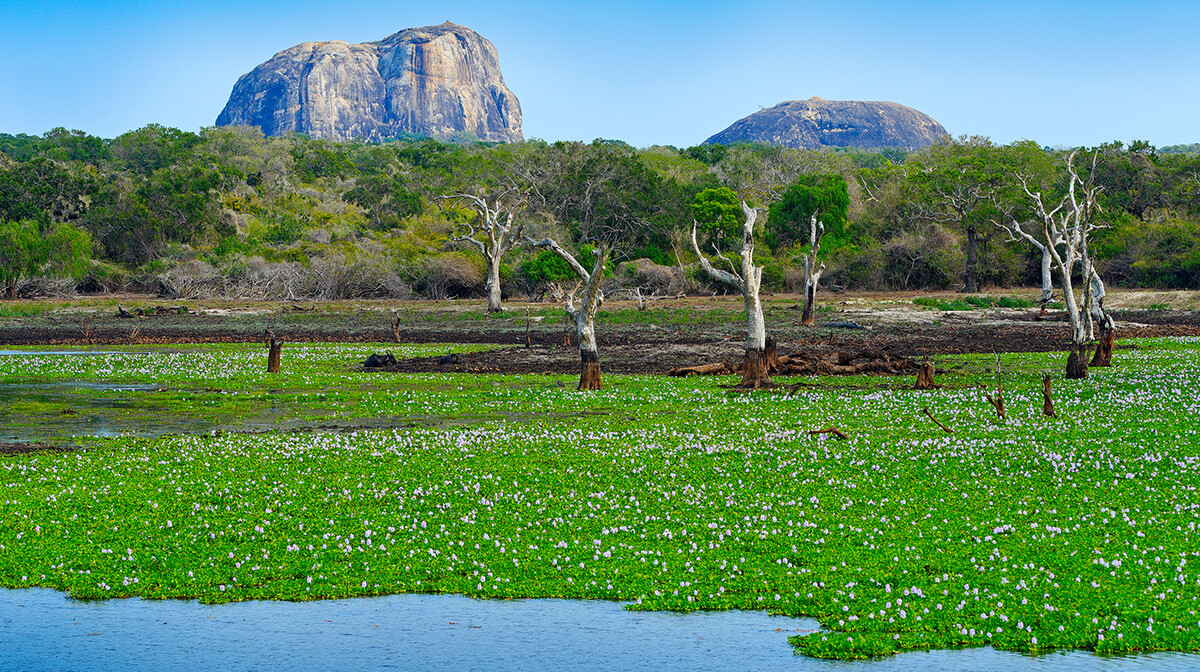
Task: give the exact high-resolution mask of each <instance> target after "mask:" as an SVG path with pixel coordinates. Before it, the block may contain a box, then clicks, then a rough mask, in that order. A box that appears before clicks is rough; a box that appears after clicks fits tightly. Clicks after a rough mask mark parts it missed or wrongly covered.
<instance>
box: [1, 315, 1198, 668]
mask: <svg viewBox="0 0 1200 672" xmlns="http://www.w3.org/2000/svg"><path fill="white" fill-rule="evenodd" d="M365 347H366V346H362V345H354V346H350V345H336V344H309V345H288V346H286V347H285V348H284V355H283V362H284V366H283V373H281V374H275V375H270V374H266V373H265V359H266V354H265V351H264V350H263V349H262V348H261V347H256V346H243V345H223V346H195V347H188V348H185V349H182V350H180V349H175V350H171V349H168V348H143V349H138V350H134V351H130V350H125V351H122V352H113V353H107V354H106V353H93V354H90V355H88V356H69V355H68V356H64V355H61V354H54V355H38V354H6V355H3V356H0V394H4V395H8V397H7V398H6V401H9V402H10V403H6V404H5V408H6V410H4V411H3V413H4V414H5V415H4V416H2V417H0V427H3V430H0V431H4V432H10V433H11V434H12V436H13V437H15V438H11V439H9V440H22V441H31V440H37V441H43V442H52V443H55V444H56V445H67V444H69V445H72V446H77V447H79V448H81V449H80V450H71V451H66V452H56V451H42V452H35V453H20V454H0V586H3V587H9V588H26V587H49V588H54V589H57V590H61V591H66V592H68V593H69V594H70V595H72V596H73V597H76V598H80V599H106V598H117V597H129V596H141V597H146V598H189V599H191V598H198V599H199V600H200V601H202V602H228V601H239V600H252V599H284V600H312V599H330V598H346V597H352V596H368V595H383V594H391V593H412V592H422V593H460V594H464V595H468V596H472V597H480V598H515V597H565V598H581V599H603V600H619V601H623V602H627V603H629V608H631V609H640V610H684V611H687V610H719V609H749V610H763V611H769V612H772V613H781V614H789V615H807V616H813V617H816V618H817V619H818V620H819V621H820V623H821V624H822V626H823V629H822V631H820V632H817V633H814V634H811V635H807V636H796V637H793V638H792V639H791V640H790V641H791V643H792V644H793V645H794V646H796V647H797V649H798V651H799V652H800V653H803V654H806V655H810V656H817V657H826V658H862V657H871V656H882V655H889V654H892V653H896V652H899V651H903V650H909V649H941V648H953V647H974V646H984V645H991V646H994V647H996V648H1000V649H1006V650H1014V651H1025V652H1038V651H1048V650H1054V649H1087V650H1095V651H1097V652H1104V653H1117V652H1126V651H1152V650H1176V651H1196V650H1200V533H1198V531H1197V523H1198V522H1200V493H1198V492H1197V486H1198V485H1200V435H1198V430H1200V423H1198V422H1197V420H1196V418H1197V417H1198V414H1200V385H1198V384H1197V383H1196V381H1197V380H1200V341H1198V340H1197V339H1183V338H1179V339H1162V340H1143V341H1138V342H1137V343H1136V344H1135V347H1133V348H1131V349H1125V350H1120V351H1118V353H1117V355H1116V357H1115V360H1114V363H1115V366H1114V367H1113V368H1111V369H1093V370H1092V375H1091V378H1089V379H1088V380H1086V381H1064V380H1061V376H1056V379H1055V381H1054V395H1055V398H1054V401H1055V406H1056V408H1057V410H1058V417H1057V418H1046V417H1043V415H1042V401H1041V394H1040V385H1041V374H1042V372H1044V371H1046V372H1054V373H1056V374H1057V373H1058V372H1060V371H1061V368H1062V362H1063V361H1064V357H1063V356H1062V354H1061V353H1048V354H1012V355H1004V356H1002V358H1001V362H1002V370H1003V371H1004V388H1005V401H1006V406H1007V408H1008V411H1009V416H1008V419H1007V420H999V419H998V418H997V417H996V414H995V412H994V411H993V409H992V407H991V406H990V405H989V404H988V403H987V402H986V401H985V399H984V397H983V394H984V389H983V388H985V387H988V388H994V385H995V376H994V375H993V374H992V373H989V372H988V367H991V366H992V365H993V364H994V359H993V357H992V356H990V355H988V356H986V357H976V356H947V357H944V358H942V359H940V360H939V366H941V367H942V368H944V369H946V370H947V371H948V373H945V374H943V375H940V376H939V379H938V382H940V383H943V384H944V385H945V387H944V388H943V389H940V390H936V391H932V392H917V391H913V390H910V389H908V387H909V386H911V383H912V381H911V380H902V379H893V378H871V377H855V378H836V379H835V378H824V379H822V378H805V379H794V380H789V379H781V382H787V383H789V384H790V383H797V382H799V383H802V385H801V386H800V387H799V388H798V389H797V391H796V392H795V393H794V394H792V395H790V396H789V395H787V394H786V393H755V394H740V393H730V392H728V391H727V390H726V389H724V388H723V387H722V386H723V385H730V384H732V383H733V382H735V381H734V379H733V378H728V377H727V378H723V379H720V378H705V379H697V378H689V379H675V378H665V377H651V376H644V377H643V376H606V377H605V384H606V389H604V390H603V391H601V392H598V393H587V392H577V391H575V390H574V389H573V383H574V381H573V380H569V379H563V380H558V379H555V378H554V377H552V376H501V375H471V374H443V375H400V374H387V373H372V372H363V371H362V370H361V368H360V367H359V366H357V362H358V361H360V360H361V359H362V357H363V356H365V354H366V353H367V352H369V351H370V350H369V348H367V349H364V348H365ZM377 348H378V349H380V350H382V349H386V348H391V349H392V350H393V351H395V352H396V355H397V356H398V357H399V356H415V355H432V354H438V353H444V352H445V351H446V348H445V346H420V347H405V348H399V347H397V346H377ZM456 348H457V349H459V350H461V349H462V348H459V347H458V346H456ZM21 352H30V353H32V352H34V351H33V350H28V351H21ZM601 358H602V360H603V352H602V353H601ZM79 383H87V384H89V386H88V387H83V388H82V389H79V390H74V389H72V390H71V391H63V388H64V387H66V386H72V385H78V384H79ZM39 386H45V387H46V389H51V388H53V389H55V390H57V392H55V393H53V394H49V393H42V392H39V391H37V389H39ZM14 390H15V391H14ZM35 392H36V393H35ZM925 408H928V409H929V411H930V412H931V413H932V414H933V416H934V417H936V418H937V419H938V420H939V421H941V422H942V423H943V424H945V425H946V426H947V427H949V428H951V429H953V430H954V433H953V434H949V433H947V432H945V431H943V430H942V429H941V428H940V427H939V426H938V425H936V424H935V423H933V422H931V421H930V420H929V419H928V418H927V417H925V415H924V414H923V409H925ZM96 415H102V416H104V417H105V418H106V419H107V420H109V421H110V424H109V425H108V426H110V427H115V428H118V430H117V431H114V432H112V433H113V434H115V435H113V436H100V437H96V436H71V434H73V433H78V432H73V431H72V430H73V429H74V428H75V427H76V425H75V424H73V423H76V422H78V421H80V419H81V418H88V417H93V416H96ZM156 425H163V426H168V427H172V428H174V429H172V430H171V431H169V432H166V433H162V432H159V431H155V426H156ZM830 425H836V426H837V427H838V428H840V429H841V430H842V431H843V432H844V433H845V434H846V435H847V436H848V439H847V440H844V441H843V440H839V439H837V438H834V437H832V436H830V435H828V434H825V435H818V436H812V435H810V434H809V431H810V430H815V429H823V428H825V427H828V426H830ZM0 438H2V437H0ZM780 645H781V646H782V645H784V644H783V641H782V640H781V642H780Z"/></svg>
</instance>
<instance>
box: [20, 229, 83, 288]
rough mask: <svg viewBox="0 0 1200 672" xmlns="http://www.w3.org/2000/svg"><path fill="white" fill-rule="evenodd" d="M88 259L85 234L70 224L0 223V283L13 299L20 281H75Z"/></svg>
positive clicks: (81, 273)
mask: <svg viewBox="0 0 1200 672" xmlns="http://www.w3.org/2000/svg"><path fill="white" fill-rule="evenodd" d="M90 258H91V241H90V239H89V238H88V235H87V234H86V233H84V232H83V231H80V230H79V229H76V228H75V227H73V226H71V225H70V224H63V223H60V224H55V225H53V226H51V227H49V228H48V229H47V228H43V227H42V226H41V225H40V224H39V223H38V222H35V221H33V220H28V219H26V220H20V221H7V220H0V282H3V283H4V287H5V290H6V293H7V294H8V296H9V298H16V296H17V286H18V284H19V283H20V281H21V280H22V279H23V278H31V277H47V276H67V277H72V278H78V277H80V276H81V275H83V273H84V272H85V271H86V270H87V267H88V261H89V259H90Z"/></svg>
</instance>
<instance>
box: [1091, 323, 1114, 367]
mask: <svg viewBox="0 0 1200 672" xmlns="http://www.w3.org/2000/svg"><path fill="white" fill-rule="evenodd" d="M1116 340H1117V330H1116V329H1112V328H1110V327H1109V326H1108V325H1107V324H1106V325H1104V326H1102V327H1100V342H1099V343H1097V344H1096V354H1095V355H1092V362H1091V364H1089V366H1112V353H1113V345H1114V344H1115V343H1116Z"/></svg>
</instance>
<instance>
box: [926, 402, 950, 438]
mask: <svg viewBox="0 0 1200 672" xmlns="http://www.w3.org/2000/svg"><path fill="white" fill-rule="evenodd" d="M921 412H922V413H924V414H925V417H927V418H929V419H930V420H933V421H934V422H936V423H937V426H938V427H941V428H942V429H943V430H945V431H946V433H947V434H953V433H954V430H953V429H950V428H949V427H947V426H945V425H943V424H942V421H941V420H938V419H937V418H935V417H933V414H932V413H930V412H929V407H928V406H926V407H925V408H922V409H921Z"/></svg>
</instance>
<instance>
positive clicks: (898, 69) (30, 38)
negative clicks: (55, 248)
mask: <svg viewBox="0 0 1200 672" xmlns="http://www.w3.org/2000/svg"><path fill="white" fill-rule="evenodd" d="M446 20H450V21H454V22H455V23H460V24H463V25H466V26H469V27H471V28H473V29H475V30H476V31H478V32H479V33H480V34H482V35H483V36H484V37H486V38H488V39H489V40H491V41H492V43H493V44H495V45H496V47H497V49H498V50H499V53H500V66H501V68H502V70H503V72H504V77H505V81H506V82H507V83H508V86H509V88H511V89H512V90H513V92H514V93H516V95H517V97H518V98H519V99H520V101H521V106H522V109H523V112H524V117H525V124H524V131H525V135H526V137H538V138H543V139H546V140H591V139H593V138H597V137H603V138H616V139H621V140H625V141H626V142H629V143H631V144H634V145H636V146H639V147H644V146H648V145H653V144H671V145H677V146H681V147H684V146H690V145H695V144H699V143H700V142H702V141H703V140H704V139H705V138H707V137H708V136H710V135H712V134H714V133H717V132H718V131H720V130H722V129H723V128H725V127H726V126H728V125H729V124H731V123H733V122H734V121H736V120H737V119H739V118H741V117H744V116H746V115H747V114H750V113H752V112H755V111H757V110H759V109H760V108H762V107H770V106H772V105H775V104H776V103H779V102H782V101H784V100H795V99H804V98H809V97H811V96H820V97H822V98H827V99H833V100H889V101H894V102H898V103H901V104H904V105H908V106H910V107H913V108H916V109H918V110H920V111H922V112H925V113H926V114H928V115H930V116H932V117H933V118H934V119H937V120H938V121H939V122H941V123H942V125H943V126H945V127H946V129H947V130H948V131H949V132H951V133H953V134H955V135H958V134H964V133H966V134H978V135H986V136H990V137H991V138H992V139H993V140H995V141H997V142H1002V143H1007V142H1011V141H1014V140H1020V139H1025V138H1028V139H1032V140H1036V141H1037V142H1039V143H1042V144H1045V145H1062V146H1074V145H1081V144H1083V145H1094V144H1098V143H1101V142H1106V141H1110V140H1118V139H1119V140H1124V141H1129V140H1132V139H1145V140H1149V141H1150V142H1152V143H1154V144H1155V145H1160V146H1161V145H1170V144H1180V143H1192V142H1200V113H1198V108H1200V39H1198V38H1200V36H1198V33H1200V3H1194V2H1112V1H1106V0H1091V1H1088V2H1085V1H1078V0H1069V1H1068V0H1043V1H1042V2H990V1H981V2H942V1H938V2H935V1H924V2H904V3H900V2H866V1H854V0H846V1H843V2H830V1H828V0H826V1H824V2H807V1H803V0H802V1H795V2H784V1H775V0H751V1H749V2H742V3H729V2H714V1H710V0H696V1H692V2H677V1H668V2H655V1H653V0H643V1H641V2H638V1H621V2H602V1H593V2H586V1H577V0H562V1H560V2H533V1H529V0H515V1H511V2H509V1H503V0H501V1H498V0H487V1H476V0H444V1H443V2H404V1H402V0H401V1H397V0H391V1H389V2H375V1H362V2H354V1H349V2H329V1H328V0H326V1H325V2H312V1H311V0H293V1H291V2H275V1H272V2H252V1H249V0H247V1H245V2H229V1H225V0H209V1H206V2H190V1H180V2H170V3H166V2H162V3H160V2H152V1H146V2H95V1H92V0H80V1H75V2H71V1H62V2H49V1H45V0H30V1H28V2H15V1H14V0H0V26H4V27H5V28H4V30H3V37H2V38H0V132H6V133H32V134H40V133H42V132H44V131H46V130H48V129H50V128H53V127H55V126H65V127H67V128H78V129H82V130H85V131H87V132H89V133H92V134H94V135H100V136H103V137H113V136H115V135H119V134H120V133H122V132H124V131H128V130H131V129H134V128H138V127H141V126H143V125H145V124H147V123H159V124H163V125H167V126H175V127H179V128H182V129H186V130H198V129H199V128H201V127H203V126H209V125H212V124H213V123H214V121H215V120H216V117H217V114H218V113H219V112H220V111H221V108H222V107H224V105H225V101H226V100H227V99H228V97H229V93H230V91H231V89H232V88H233V84H234V82H235V81H236V80H237V78H238V77H239V76H241V75H242V74H244V73H246V72H248V71H250V70H251V69H252V68H253V67H254V66H256V65H257V64H259V63H261V62H263V61H265V60H266V59H268V58H270V57H271V56H272V55H273V54H274V53H275V52H277V51H280V50H282V49H285V48H287V47H290V46H292V45H294V44H297V43H299V42H304V41H319V40H339V39H340V40H346V41H349V42H364V41H371V40H377V39H381V38H383V37H385V36H387V35H390V34H391V33H394V32H396V31H399V30H402V29H404V28H409V27H413V26H424V25H432V24H438V23H441V22H443V21H446Z"/></svg>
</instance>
